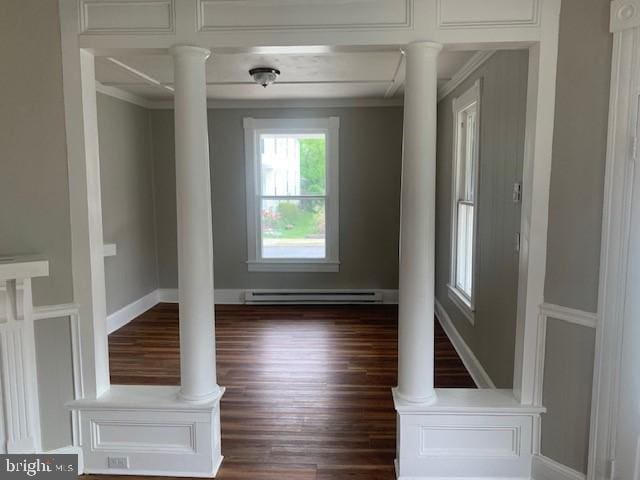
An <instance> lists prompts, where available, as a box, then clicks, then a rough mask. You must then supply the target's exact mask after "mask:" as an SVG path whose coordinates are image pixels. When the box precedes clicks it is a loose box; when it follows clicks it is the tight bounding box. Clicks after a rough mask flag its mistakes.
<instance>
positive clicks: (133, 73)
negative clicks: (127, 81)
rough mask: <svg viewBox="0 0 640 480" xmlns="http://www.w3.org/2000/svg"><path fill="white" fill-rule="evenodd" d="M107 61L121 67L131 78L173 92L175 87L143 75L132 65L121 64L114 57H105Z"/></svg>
mask: <svg viewBox="0 0 640 480" xmlns="http://www.w3.org/2000/svg"><path fill="white" fill-rule="evenodd" d="M105 59H106V60H107V61H108V62H111V63H112V64H113V65H115V66H117V67H119V68H120V69H121V70H124V71H125V72H127V73H128V74H130V75H131V76H133V77H135V78H139V79H140V80H142V81H143V82H144V83H146V84H147V85H152V86H154V87H159V88H164V89H165V90H169V91H170V92H173V87H171V86H169V85H165V84H163V83H161V82H159V81H158V80H156V79H155V78H153V77H150V76H149V75H147V74H146V73H143V72H141V71H140V70H137V69H135V68H133V67H131V66H130V65H127V64H126V63H124V62H121V61H120V60H116V59H115V58H113V57H105Z"/></svg>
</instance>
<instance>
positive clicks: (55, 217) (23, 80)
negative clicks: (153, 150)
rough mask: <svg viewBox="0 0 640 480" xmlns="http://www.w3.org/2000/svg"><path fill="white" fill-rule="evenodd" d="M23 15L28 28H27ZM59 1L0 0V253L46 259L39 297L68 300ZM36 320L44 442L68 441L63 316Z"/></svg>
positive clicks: (36, 287)
mask: <svg viewBox="0 0 640 480" xmlns="http://www.w3.org/2000/svg"><path fill="white" fill-rule="evenodd" d="M27 19H28V24H29V28H26V29H25V25H26V20H27ZM59 25H60V23H59V18H58V2H42V1H40V0H5V1H2V2H0V58H2V64H1V65H2V66H1V67H0V72H1V73H0V90H1V91H2V92H3V93H2V95H0V205H1V207H0V255H2V254H16V253H36V254H42V255H44V256H45V257H46V258H47V259H48V260H49V264H50V274H49V277H47V278H39V279H35V280H34V282H33V294H34V303H35V304H36V305H50V304H60V303H67V302H70V301H72V298H73V286H72V273H71V231H70V223H69V189H68V177H67V149H66V135H65V124H64V121H65V118H64V100H63V94H62V57H61V49H60V27H59ZM41 322H44V323H39V324H38V325H37V326H36V348H37V349H38V351H37V355H38V388H39V390H40V413H41V421H42V439H43V442H44V447H45V448H51V449H52V448H57V447H62V446H65V445H69V443H70V439H71V434H70V428H71V427H70V423H69V413H68V412H67V410H66V409H65V407H64V403H65V402H66V401H67V400H69V399H71V398H72V397H73V389H72V373H71V368H70V364H69V362H68V359H69V356H70V355H71V341H70V336H69V335H68V327H65V326H64V319H62V320H52V321H51V323H47V322H49V320H42V321H41Z"/></svg>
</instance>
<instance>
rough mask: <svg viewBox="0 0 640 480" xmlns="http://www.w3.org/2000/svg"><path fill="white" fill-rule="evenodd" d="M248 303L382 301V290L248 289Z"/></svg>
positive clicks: (246, 296)
mask: <svg viewBox="0 0 640 480" xmlns="http://www.w3.org/2000/svg"><path fill="white" fill-rule="evenodd" d="M244 300H245V303H248V304H274V305H275V304H283V303H289V304H311V305H321V304H344V303H382V300H383V299H382V292H380V291H377V290H277V291H274V290H247V291H246V292H245V294H244Z"/></svg>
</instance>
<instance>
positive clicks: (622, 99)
mask: <svg viewBox="0 0 640 480" xmlns="http://www.w3.org/2000/svg"><path fill="white" fill-rule="evenodd" d="M611 31H612V32H613V53H612V62H611V93H610V99H609V127H608V138H607V156H606V167H605V184H604V205H603V214H602V242H601V253H600V279H599V289H598V315H597V316H598V322H597V326H596V344H595V359H594V371H593V390H592V403H591V430H590V438H589V459H588V468H587V478H588V479H589V480H596V479H597V480H600V479H602V480H604V479H609V478H612V477H613V474H614V471H613V470H614V469H615V467H614V464H613V462H612V460H613V459H614V458H615V435H616V416H617V410H618V399H619V395H618V394H619V389H620V388H619V387H620V385H619V382H620V379H619V375H618V372H619V369H620V366H621V361H622V357H621V354H622V327H623V321H624V307H625V300H626V299H625V292H626V286H627V260H628V256H629V255H628V253H629V240H630V227H631V207H632V203H631V202H632V195H633V178H634V175H633V173H634V170H635V168H636V166H635V158H634V156H636V157H637V155H636V154H635V150H636V145H635V144H637V143H636V142H637V139H636V133H635V132H636V128H637V124H638V106H639V103H638V99H639V98H640V97H639V96H640V0H625V1H622V0H614V1H613V2H612V4H611Z"/></svg>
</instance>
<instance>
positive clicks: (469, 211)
mask: <svg viewBox="0 0 640 480" xmlns="http://www.w3.org/2000/svg"><path fill="white" fill-rule="evenodd" d="M474 230H475V205H474V204H473V202H468V201H463V200H460V201H458V206H457V228H456V231H457V239H456V261H455V263H456V265H455V267H456V274H455V287H456V289H458V290H459V291H460V293H462V294H463V295H464V296H465V297H466V299H467V300H468V301H469V302H471V297H472V293H473V292H472V288H473V261H474V253H475V252H474V250H475V248H474V245H473V243H474V242H473V240H474V238H475V235H474Z"/></svg>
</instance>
